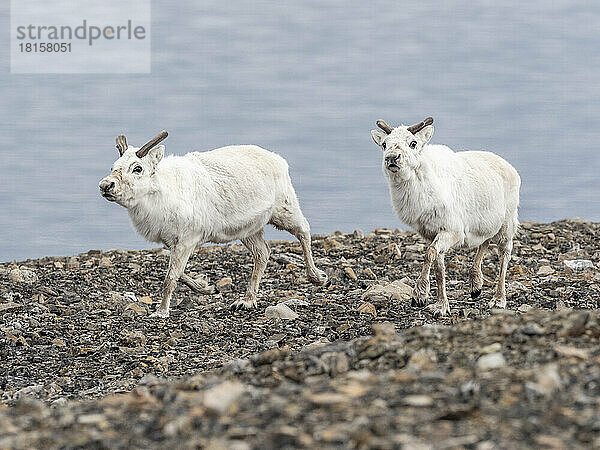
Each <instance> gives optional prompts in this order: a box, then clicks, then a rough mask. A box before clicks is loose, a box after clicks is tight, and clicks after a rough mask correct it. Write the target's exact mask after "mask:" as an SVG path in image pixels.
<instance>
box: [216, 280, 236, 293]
mask: <svg viewBox="0 0 600 450" xmlns="http://www.w3.org/2000/svg"><path fill="white" fill-rule="evenodd" d="M216 286H217V289H218V290H219V292H230V291H231V289H232V287H233V280H232V279H231V278H230V277H224V278H221V279H220V280H219V281H217V284H216Z"/></svg>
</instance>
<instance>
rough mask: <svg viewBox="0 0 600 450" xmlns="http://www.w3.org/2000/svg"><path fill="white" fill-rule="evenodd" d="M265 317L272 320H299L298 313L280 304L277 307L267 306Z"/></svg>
mask: <svg viewBox="0 0 600 450" xmlns="http://www.w3.org/2000/svg"><path fill="white" fill-rule="evenodd" d="M265 317H268V318H270V319H290V320H293V319H297V318H298V317H299V315H298V313H297V312H295V311H293V310H292V309H290V307H289V306H288V305H286V304H285V303H278V304H277V305H275V306H267V309H265Z"/></svg>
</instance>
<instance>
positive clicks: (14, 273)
mask: <svg viewBox="0 0 600 450" xmlns="http://www.w3.org/2000/svg"><path fill="white" fill-rule="evenodd" d="M8 279H9V280H10V281H12V282H13V283H26V284H31V283H35V282H36V281H37V280H38V277H37V274H36V273H35V272H34V271H33V270H30V269H12V270H11V271H10V272H9V273H8Z"/></svg>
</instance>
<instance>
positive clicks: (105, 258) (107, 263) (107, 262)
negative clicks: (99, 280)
mask: <svg viewBox="0 0 600 450" xmlns="http://www.w3.org/2000/svg"><path fill="white" fill-rule="evenodd" d="M112 265H113V263H112V261H111V260H110V258H109V257H108V256H103V257H102V258H100V263H99V266H100V267H112Z"/></svg>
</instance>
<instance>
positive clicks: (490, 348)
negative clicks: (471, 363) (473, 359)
mask: <svg viewBox="0 0 600 450" xmlns="http://www.w3.org/2000/svg"><path fill="white" fill-rule="evenodd" d="M500 350H502V344H500V342H494V343H493V344H490V345H486V346H485V347H483V348H482V349H481V354H483V355H487V354H489V353H498V352H499V351H500Z"/></svg>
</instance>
